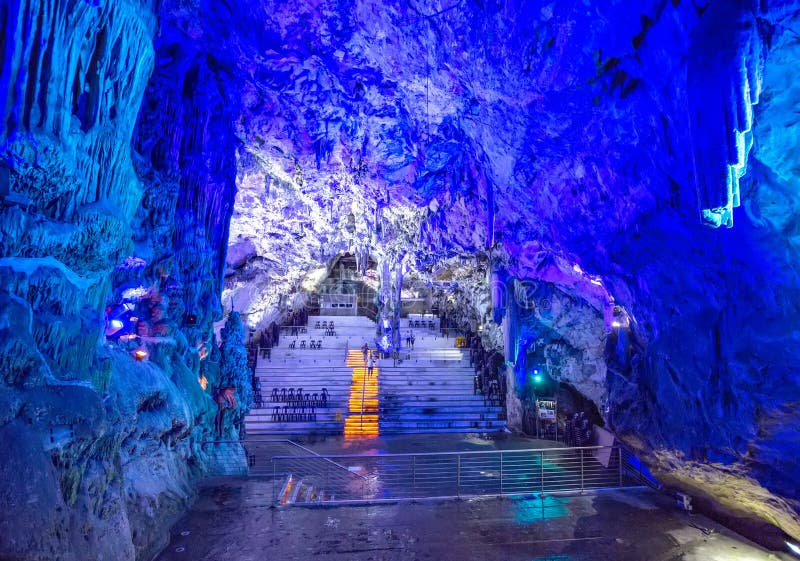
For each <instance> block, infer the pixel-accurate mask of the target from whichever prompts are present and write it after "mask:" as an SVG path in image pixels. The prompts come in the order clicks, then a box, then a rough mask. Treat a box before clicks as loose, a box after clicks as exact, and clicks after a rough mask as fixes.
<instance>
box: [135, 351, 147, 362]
mask: <svg viewBox="0 0 800 561" xmlns="http://www.w3.org/2000/svg"><path fill="white" fill-rule="evenodd" d="M148 354H149V353H148V352H147V351H146V350H144V349H136V350H135V351H133V357H134V358H135V359H136V360H144V359H146V358H147V355H148Z"/></svg>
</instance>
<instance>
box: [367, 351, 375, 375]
mask: <svg viewBox="0 0 800 561" xmlns="http://www.w3.org/2000/svg"><path fill="white" fill-rule="evenodd" d="M373 368H375V359H374V358H373V357H372V354H370V355H369V362H368V363H367V378H372V369H373Z"/></svg>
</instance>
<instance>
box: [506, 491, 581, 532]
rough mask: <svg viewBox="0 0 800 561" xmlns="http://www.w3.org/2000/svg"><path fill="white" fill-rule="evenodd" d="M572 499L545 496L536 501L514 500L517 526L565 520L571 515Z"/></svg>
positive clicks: (513, 506)
mask: <svg viewBox="0 0 800 561" xmlns="http://www.w3.org/2000/svg"><path fill="white" fill-rule="evenodd" d="M571 500H573V499H572V497H553V496H550V495H545V496H544V497H543V498H536V499H512V509H513V510H514V512H515V515H514V521H515V522H516V523H517V524H523V525H524V524H535V523H536V522H540V521H543V520H552V519H554V518H563V517H565V516H567V515H568V514H569V504H570V501H571Z"/></svg>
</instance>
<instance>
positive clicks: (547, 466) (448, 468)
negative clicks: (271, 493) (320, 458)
mask: <svg viewBox="0 0 800 561" xmlns="http://www.w3.org/2000/svg"><path fill="white" fill-rule="evenodd" d="M598 451H600V453H597V454H595V453H596V452H598ZM603 451H605V453H603ZM587 452H588V453H587ZM327 457H329V458H332V459H338V460H341V461H343V462H344V463H346V464H347V465H350V466H352V467H351V468H349V469H351V470H353V469H355V470H358V471H359V472H360V473H359V475H361V474H365V475H366V477H365V479H363V480H362V485H361V486H360V487H359V486H353V485H350V484H348V483H347V482H346V481H341V480H330V479H329V478H327V477H326V478H325V480H324V486H325V491H326V493H327V495H328V497H329V498H328V499H327V501H328V502H336V503H350V502H353V503H364V502H382V501H396V500H414V499H421V498H451V497H452V498H455V497H463V496H509V495H512V496H520V495H529V494H541V495H546V494H554V495H555V494H569V493H578V492H580V493H583V492H586V491H598V490H603V489H620V488H630V487H643V486H645V485H646V484H649V483H651V482H650V481H648V480H647V478H646V477H645V476H644V475H643V474H642V470H641V463H640V462H638V460H635V458H634V457H633V455H632V454H631V453H630V452H629V451H627V450H626V449H625V448H623V447H622V446H619V445H617V446H585V447H580V448H565V447H559V448H527V449H519V450H483V451H481V450H476V451H464V452H423V453H399V454H371V455H366V454H336V455H331V456H327ZM315 460H317V458H316V456H311V457H307V458H304V457H297V456H288V457H282V456H275V457H273V462H274V463H275V465H284V464H285V465H286V466H291V469H292V473H293V475H296V476H297V477H298V479H299V480H303V481H304V480H308V481H310V482H314V483H315V484H320V485H321V484H322V482H321V478H320V473H319V471H318V469H316V468H315V467H314V466H315V464H314V461H315ZM306 464H307V465H306ZM320 488H321V487H320Z"/></svg>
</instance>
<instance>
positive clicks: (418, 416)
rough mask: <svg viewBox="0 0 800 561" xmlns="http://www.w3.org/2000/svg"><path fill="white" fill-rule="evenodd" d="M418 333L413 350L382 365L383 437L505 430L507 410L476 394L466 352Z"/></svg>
mask: <svg viewBox="0 0 800 561" xmlns="http://www.w3.org/2000/svg"><path fill="white" fill-rule="evenodd" d="M413 331H414V337H415V343H414V349H413V350H411V351H409V350H404V351H403V352H401V359H402V360H401V361H400V362H398V363H396V364H395V363H394V361H392V360H382V361H381V364H380V366H381V376H380V434H382V435H389V434H411V433H434V432H436V433H440V432H495V431H500V430H503V428H504V427H505V425H506V423H505V420H504V413H503V409H502V407H500V406H499V405H497V404H496V403H495V405H492V404H491V403H490V402H488V401H485V400H484V398H483V396H482V395H480V394H478V395H474V392H473V376H474V375H475V371H474V369H473V368H472V367H471V366H470V364H469V356H468V355H467V353H465V352H464V351H462V350H461V349H457V348H455V340H454V339H453V338H445V337H443V336H441V335H440V334H439V333H438V332H436V331H429V330H427V329H414V330H413ZM406 332H407V329H404V330H403V332H402V333H403V337H404V339H405V334H406Z"/></svg>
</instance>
